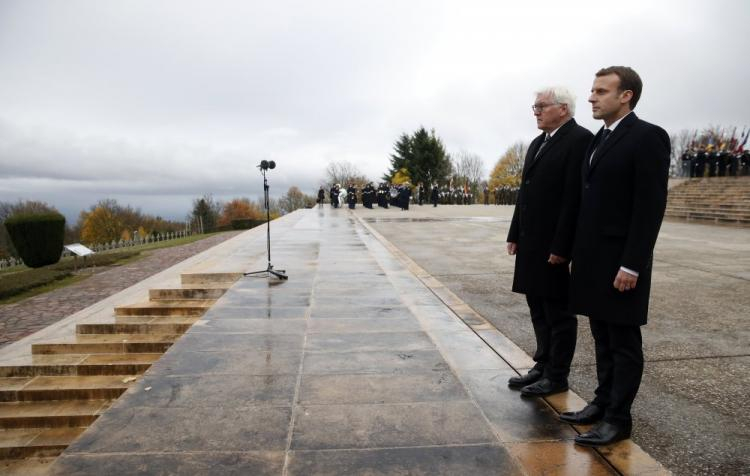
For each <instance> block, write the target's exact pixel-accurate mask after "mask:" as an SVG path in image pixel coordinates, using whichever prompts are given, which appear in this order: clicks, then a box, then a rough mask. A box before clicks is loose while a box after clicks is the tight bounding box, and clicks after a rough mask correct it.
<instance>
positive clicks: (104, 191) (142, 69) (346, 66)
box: [0, 0, 750, 220]
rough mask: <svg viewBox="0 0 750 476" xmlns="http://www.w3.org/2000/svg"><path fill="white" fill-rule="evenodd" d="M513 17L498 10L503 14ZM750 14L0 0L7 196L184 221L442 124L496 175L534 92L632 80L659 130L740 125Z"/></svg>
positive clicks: (698, 9)
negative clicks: (207, 206)
mask: <svg viewBox="0 0 750 476" xmlns="http://www.w3.org/2000/svg"><path fill="white" fill-rule="evenodd" d="M506 3H507V4H506ZM749 20H750V2H748V1H745V0H735V1H729V0H724V1H715V0H710V1H709V0H706V1H684V0H682V1H654V0H648V1H641V0H635V1H633V0H631V1H629V2H603V1H568V2H559V1H558V2H553V1H549V2H547V1H534V2H525V5H523V4H521V2H513V3H510V2H500V1H471V0H460V1H458V0H456V1H434V0H430V1H427V0H425V1H409V0H400V1H395V0H394V1H374V0H373V1H367V2H366V1H358V0H347V1H344V0H341V1H334V0H330V1H326V0H324V1H321V0H316V1H312V2H310V1H286V0H281V1H279V0H275V1H273V2H271V1H266V2H260V1H217V0H212V1H202V2H199V1H186V0H179V1H177V0H175V1H154V0H128V1H118V2H115V1H103V0H90V1H76V0H66V1H41V0H40V1H36V0H0V200H2V201H15V200H17V199H35V200H44V201H47V202H49V203H50V204H52V205H55V206H56V207H57V208H58V209H60V210H61V211H62V212H63V213H65V214H66V215H67V216H68V218H69V219H73V220H74V219H75V217H76V216H77V214H78V212H79V211H80V210H82V209H84V208H88V207H90V206H91V205H93V204H94V203H95V202H96V201H98V200H99V199H103V198H115V199H117V200H118V201H120V202H121V203H123V204H130V205H133V206H136V207H140V208H141V209H142V210H143V211H144V212H146V213H151V214H160V215H162V216H165V217H169V218H178V219H182V218H183V217H184V216H185V215H186V214H187V213H188V211H189V210H190V208H191V202H192V199H193V198H195V197H198V196H200V195H202V194H204V193H212V194H213V195H214V196H215V197H217V198H219V199H224V200H226V199H230V198H233V197H239V196H248V197H250V198H256V197H257V196H259V195H260V194H262V179H261V176H260V174H259V173H258V170H257V169H256V168H255V165H256V164H257V163H259V162H260V160H261V159H264V158H265V159H272V160H275V161H276V162H277V163H278V166H277V168H276V169H275V170H273V171H272V172H270V173H269V182H270V185H271V191H272V194H273V195H280V194H282V193H284V192H285V191H286V190H287V189H288V187H289V186H291V185H297V186H299V187H300V188H302V189H303V191H305V192H307V193H309V194H312V193H314V192H315V190H317V187H318V185H319V184H320V183H321V182H322V181H323V179H324V171H325V167H326V165H327V164H328V163H329V162H331V161H340V160H347V161H350V162H353V163H354V164H355V165H357V167H358V168H359V169H360V170H361V171H362V172H363V173H365V174H366V175H368V176H369V177H370V178H371V179H373V180H377V179H379V178H380V176H381V175H382V174H383V173H384V172H385V171H386V170H387V168H388V165H389V161H388V155H389V153H390V152H391V150H392V146H393V142H394V141H395V140H396V138H397V137H398V136H399V134H401V133H402V132H409V133H410V132H413V131H414V130H416V129H417V128H418V127H419V126H425V127H426V128H428V129H432V128H434V129H435V131H436V132H437V134H438V135H439V136H440V137H441V138H442V139H443V141H444V143H445V146H446V148H447V149H448V151H449V152H458V151H460V150H466V151H469V152H473V153H476V154H478V155H479V156H480V157H482V159H483V160H484V162H485V165H486V168H487V172H488V173H489V169H490V167H491V166H492V165H493V164H494V163H495V162H496V160H497V159H498V157H499V156H500V155H501V154H502V153H503V152H504V151H505V149H506V148H507V147H508V146H509V145H511V144H512V143H513V142H515V141H518V140H530V139H531V138H533V137H534V136H535V135H536V134H537V131H536V130H535V122H534V120H533V117H532V114H531V109H530V105H531V104H532V102H533V100H534V96H533V93H534V91H535V90H536V89H538V88H540V87H542V86H545V85H556V84H560V85H565V86H568V87H570V88H571V89H572V90H573V91H575V93H576V94H577V95H578V102H577V107H578V110H577V114H576V118H577V119H578V121H579V123H581V124H583V125H584V126H586V127H588V128H589V129H592V130H593V131H595V130H596V129H597V128H598V127H599V124H597V123H596V121H594V120H593V119H591V111H590V108H589V107H588V104H587V103H586V99H587V97H588V92H589V89H590V87H591V83H592V80H593V75H594V72H596V70H597V69H599V68H601V67H604V66H610V65H614V64H624V65H629V66H632V67H634V68H635V69H636V70H637V71H638V72H639V73H640V75H641V77H642V78H643V81H644V92H643V96H642V99H641V102H640V103H639V105H638V107H637V109H636V112H637V113H638V114H639V116H640V117H642V118H644V119H646V120H648V121H650V122H654V123H656V124H659V125H661V126H663V127H664V128H666V129H667V130H668V131H669V132H670V133H676V132H679V131H680V130H681V129H692V128H700V127H704V126H707V125H709V124H714V125H726V126H738V127H739V128H742V127H743V126H745V125H750V120H748V119H750V118H749V117H748V109H749V107H748V106H750V100H749V97H750V96H749V94H748V84H750V74H749V73H750V70H749V69H748V61H747V56H748V47H749V46H750V41H749V40H750V21H749Z"/></svg>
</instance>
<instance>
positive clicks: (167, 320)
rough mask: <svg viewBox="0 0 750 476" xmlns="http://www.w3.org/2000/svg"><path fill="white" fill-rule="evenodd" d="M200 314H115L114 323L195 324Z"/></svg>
mask: <svg viewBox="0 0 750 476" xmlns="http://www.w3.org/2000/svg"><path fill="white" fill-rule="evenodd" d="M199 319H200V316H114V317H113V320H112V323H114V324H194V323H195V322H196V321H198V320H199Z"/></svg>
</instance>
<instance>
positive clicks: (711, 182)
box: [665, 177, 750, 227]
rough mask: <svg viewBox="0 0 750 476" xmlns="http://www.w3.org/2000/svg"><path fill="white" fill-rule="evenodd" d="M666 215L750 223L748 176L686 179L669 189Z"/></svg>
mask: <svg viewBox="0 0 750 476" xmlns="http://www.w3.org/2000/svg"><path fill="white" fill-rule="evenodd" d="M665 217H666V218H668V219H673V220H674V219H676V220H686V221H699V222H708V223H720V224H727V225H735V226H742V227H747V226H750V177H710V178H698V179H690V180H686V181H685V182H683V183H681V184H679V185H676V186H675V187H673V188H671V189H670V190H669V197H668V200H667V210H666V213H665Z"/></svg>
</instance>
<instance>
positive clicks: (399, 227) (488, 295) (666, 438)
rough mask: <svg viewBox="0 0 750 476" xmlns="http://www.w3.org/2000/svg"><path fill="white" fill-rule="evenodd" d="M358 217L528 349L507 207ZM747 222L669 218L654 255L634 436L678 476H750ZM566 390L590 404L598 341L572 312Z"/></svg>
mask: <svg viewBox="0 0 750 476" xmlns="http://www.w3.org/2000/svg"><path fill="white" fill-rule="evenodd" d="M356 213H357V215H358V216H360V217H361V218H362V219H363V220H364V221H365V222H366V223H368V224H370V225H371V226H372V227H373V228H374V229H376V230H377V231H378V232H379V233H381V234H382V235H384V236H385V238H387V240H389V241H390V242H391V243H392V244H393V245H394V246H395V247H397V248H398V249H399V250H401V251H402V252H403V253H404V254H406V255H408V256H409V257H410V258H412V259H413V260H414V261H415V262H417V263H418V264H419V265H421V266H422V267H423V268H424V269H425V270H426V272H428V273H429V274H430V275H431V276H433V277H435V278H436V279H438V280H440V282H441V283H442V284H444V285H445V286H446V287H448V288H449V289H450V290H451V291H453V292H454V293H455V294H456V295H458V296H459V297H460V298H461V299H462V300H463V301H464V302H465V303H467V304H468V305H470V306H471V307H472V308H473V309H474V310H476V311H477V312H478V313H479V314H481V315H482V316H483V317H484V318H485V319H487V320H488V321H490V322H491V324H492V326H493V327H494V328H497V329H498V330H499V331H500V332H502V333H503V334H504V335H506V336H507V337H509V338H510V339H511V340H512V341H513V342H514V343H516V344H518V346H519V347H521V348H522V349H523V350H524V351H525V352H526V353H528V354H532V353H533V352H534V349H535V346H536V343H535V339H534V334H533V329H532V326H531V322H530V318H529V310H528V305H527V304H526V301H525V298H524V296H523V295H521V294H515V293H513V292H511V291H510V289H511V284H512V278H513V268H514V259H513V257H511V256H508V255H507V253H506V251H505V238H506V236H507V233H508V227H509V225H510V220H511V216H512V213H513V207H510V206H483V205H474V206H439V207H437V208H433V207H427V206H424V207H418V206H417V207H412V208H411V209H410V210H409V212H408V213H407V212H403V213H402V212H400V211H398V210H365V209H357V211H356ZM749 315H750V229H747V228H744V229H743V228H735V227H726V226H714V225H705V224H694V223H683V222H674V221H665V222H664V223H663V225H662V227H661V232H660V234H659V239H658V241H657V244H656V249H655V253H654V273H653V279H652V288H651V301H650V310H649V322H648V324H647V325H646V326H644V327H643V328H642V332H643V343H644V356H645V360H646V364H645V370H644V376H643V381H642V384H641V387H640V390H639V393H638V397H637V398H636V401H635V404H634V407H633V417H634V428H633V441H634V442H635V443H637V444H638V445H639V446H641V448H643V449H644V450H645V451H647V452H648V453H649V454H650V455H651V456H652V457H654V458H655V459H656V460H658V461H659V462H660V463H662V464H663V465H664V466H665V467H667V468H668V469H670V470H671V471H673V472H674V474H679V475H740V474H742V475H745V474H750V416H749V415H748V412H747V411H745V410H744V408H745V407H747V403H746V401H747V391H748V388H750V347H748V342H750V321H748V316H749ZM570 387H571V389H572V390H574V391H575V392H576V393H578V394H579V395H580V396H581V397H582V398H584V399H587V400H590V399H592V398H593V396H594V395H593V391H594V388H595V387H596V371H595V367H594V346H593V339H592V338H591V331H590V330H589V326H588V321H587V320H586V318H583V317H581V318H579V325H578V344H577V348H576V354H575V358H574V360H573V367H572V371H571V376H570Z"/></svg>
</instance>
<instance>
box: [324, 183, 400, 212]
mask: <svg viewBox="0 0 750 476" xmlns="http://www.w3.org/2000/svg"><path fill="white" fill-rule="evenodd" d="M411 194H412V189H411V186H410V185H409V184H408V183H404V184H401V185H395V184H388V183H385V182H384V183H381V184H379V185H378V188H377V189H376V188H375V186H374V185H373V184H372V182H368V183H367V185H365V186H364V187H362V190H361V191H360V190H358V189H357V187H356V186H355V185H354V184H349V185H348V186H347V187H346V188H342V187H341V185H340V184H338V183H336V184H333V185H331V187H330V189H329V191H328V199H329V202H330V204H331V207H333V208H339V207H341V205H343V204H344V203H346V204H347V206H348V207H349V208H350V209H352V210H353V209H355V208H356V206H357V203H358V202H360V203H362V205H363V206H364V207H365V208H370V209H372V208H373V205H375V204H377V206H379V207H382V208H388V207H389V206H394V207H400V208H401V209H402V210H408V209H409V202H410V200H411ZM325 198H326V192H325V189H324V187H323V186H322V185H321V186H320V189H319V190H318V206H319V207H322V206H323V204H324V203H325Z"/></svg>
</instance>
